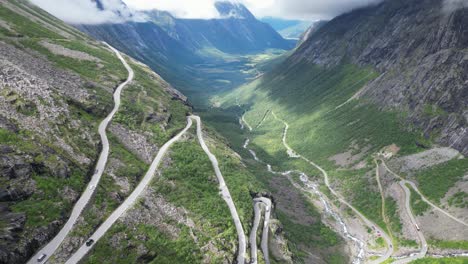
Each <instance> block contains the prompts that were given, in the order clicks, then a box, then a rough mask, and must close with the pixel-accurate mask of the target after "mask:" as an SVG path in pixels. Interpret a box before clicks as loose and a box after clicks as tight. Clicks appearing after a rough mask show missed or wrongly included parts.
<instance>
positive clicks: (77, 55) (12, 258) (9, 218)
mask: <svg viewBox="0 0 468 264" xmlns="http://www.w3.org/2000/svg"><path fill="white" fill-rule="evenodd" d="M0 3H1V5H0V14H1V15H0V54H1V56H0V57H1V59H0V101H1V103H0V171H1V173H0V175H1V176H0V207H1V209H0V211H1V213H0V226H1V229H0V263H24V262H25V261H26V260H27V259H28V258H29V257H30V256H31V255H32V254H33V253H35V251H36V250H38V249H39V248H40V247H41V246H42V245H44V243H46V242H47V241H48V240H50V239H51V238H52V237H53V236H54V235H55V234H56V233H57V232H58V230H59V229H60V227H61V226H62V225H63V223H64V221H65V220H66V219H67V215H68V214H69V212H70V210H71V207H72V205H73V204H74V203H75V202H76V200H77V199H78V198H79V196H80V194H81V192H82V190H83V188H84V187H85V186H86V183H87V181H88V179H89V177H90V175H91V174H92V173H93V171H94V170H93V168H94V162H95V161H96V159H97V155H98V153H99V151H100V138H99V136H98V134H97V125H98V124H99V122H100V121H101V119H103V118H104V117H105V116H106V115H107V114H108V112H110V110H111V109H112V107H113V101H112V92H113V89H114V88H115V87H116V86H117V85H118V84H119V83H120V82H121V81H122V80H124V79H125V78H126V71H125V68H123V66H122V64H121V63H119V60H118V59H117V57H115V54H113V52H112V51H110V50H109V49H107V48H106V47H105V46H104V45H103V44H102V43H100V42H96V41H94V40H92V39H91V38H89V37H87V36H86V35H84V34H83V33H81V32H79V31H78V30H76V29H73V28H71V27H70V26H68V25H66V24H64V23H63V22H61V21H59V20H57V19H55V18H53V17H51V16H50V15H48V14H47V13H46V12H44V11H43V10H41V9H39V8H37V7H35V6H33V5H30V4H28V3H27V2H26V1H1V2H0ZM127 59H128V60H129V61H130V62H131V65H132V67H133V68H134V69H135V71H136V74H137V76H138V77H136V79H135V81H134V82H133V83H132V88H130V89H129V90H128V91H125V92H124V94H125V95H124V96H123V97H124V98H123V101H124V103H123V107H122V108H123V109H122V111H120V112H119V113H118V115H117V116H116V121H115V122H113V123H112V125H111V128H110V130H111V131H112V137H111V142H112V143H111V144H112V146H111V149H112V148H113V151H112V153H111V156H112V160H113V164H115V165H114V166H113V167H114V168H113V172H112V175H114V177H115V178H111V179H108V180H107V186H106V188H107V189H106V192H104V193H103V195H104V197H108V198H106V199H108V200H106V199H104V200H102V199H101V205H102V206H108V205H109V204H113V203H114V204H118V203H119V202H121V199H122V197H125V195H126V194H125V189H126V188H129V187H128V186H123V187H119V185H115V182H127V184H134V183H135V182H136V181H137V179H138V178H139V177H141V174H142V173H143V171H144V168H145V166H147V165H146V162H148V161H147V156H148V155H152V153H154V151H155V150H157V146H159V144H160V142H162V141H163V140H164V137H167V136H170V135H172V133H174V131H176V130H178V129H180V126H184V123H185V113H186V112H187V111H189V108H188V107H187V106H186V105H185V100H186V98H185V97H184V96H183V95H181V94H180V93H179V92H178V91H176V90H174V89H173V88H171V86H170V85H168V84H167V83H166V82H165V81H163V80H162V79H161V78H160V77H159V76H158V75H156V74H154V73H152V72H151V71H150V70H149V69H148V68H147V67H146V66H144V65H142V64H140V63H138V62H136V61H134V60H131V59H130V58H127ZM139 93H145V98H140V99H137V98H138V94H139ZM128 96H132V97H128ZM130 117H131V119H130ZM155 135H158V137H156V136H155ZM135 140H137V141H138V142H140V143H138V144H132V143H131V142H133V141H135ZM144 146H146V148H144V149H142V147H144ZM145 149H146V151H149V150H151V153H148V152H145ZM116 150H120V151H116ZM118 164H125V166H122V165H118ZM102 209H103V208H102V207H101V211H102V212H104V211H105V210H104V211H103V210H102Z"/></svg>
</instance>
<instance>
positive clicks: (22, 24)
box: [0, 1, 125, 229]
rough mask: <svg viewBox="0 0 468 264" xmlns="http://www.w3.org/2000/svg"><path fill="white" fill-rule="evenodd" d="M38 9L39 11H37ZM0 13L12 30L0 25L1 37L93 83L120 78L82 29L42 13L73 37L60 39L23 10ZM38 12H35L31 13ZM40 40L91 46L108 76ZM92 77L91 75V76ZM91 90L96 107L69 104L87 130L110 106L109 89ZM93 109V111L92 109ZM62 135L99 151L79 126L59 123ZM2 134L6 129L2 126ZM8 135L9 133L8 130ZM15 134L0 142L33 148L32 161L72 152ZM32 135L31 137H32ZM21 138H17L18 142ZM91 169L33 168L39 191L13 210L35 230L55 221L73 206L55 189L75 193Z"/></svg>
mask: <svg viewBox="0 0 468 264" xmlns="http://www.w3.org/2000/svg"><path fill="white" fill-rule="evenodd" d="M10 3H11V4H14V5H19V4H18V3H17V2H15V1H11V2H10ZM37 12H38V11H37ZM0 14H1V17H2V19H3V20H4V21H6V22H7V23H9V25H10V26H11V30H7V29H5V28H1V29H2V30H1V32H0V39H1V40H3V41H5V42H7V43H10V44H13V45H15V46H16V47H17V48H18V49H21V50H25V51H26V50H27V49H32V50H34V51H36V52H39V53H40V54H43V55H45V56H46V57H47V59H48V60H49V61H51V62H52V63H53V64H55V65H56V66H57V67H58V68H62V69H66V70H70V71H72V72H75V73H77V74H79V75H80V76H82V77H84V78H88V77H92V76H93V77H96V78H93V79H92V80H93V81H96V82H97V83H103V84H104V82H106V84H109V80H110V82H111V83H113V84H112V85H115V84H116V82H114V81H113V80H112V78H111V77H109V76H111V75H112V76H114V75H115V74H117V75H118V76H120V78H124V76H125V75H124V71H125V69H124V68H123V66H121V64H120V63H119V61H118V59H117V58H115V57H113V55H112V53H111V52H108V51H105V50H104V49H102V48H101V47H98V48H96V49H91V48H89V46H87V44H85V43H86V42H88V41H89V39H84V38H83V37H82V35H81V33H79V32H77V31H76V30H73V29H71V28H69V27H67V26H65V25H64V24H63V23H61V22H60V23H59V22H57V21H55V20H53V18H50V17H47V16H46V15H43V14H41V15H40V18H41V19H43V20H42V21H45V20H49V21H54V23H55V25H56V26H57V27H63V28H66V29H67V30H68V31H69V33H71V34H74V36H75V37H76V38H73V39H69V40H64V37H63V36H61V35H59V34H58V33H55V32H54V31H52V30H50V29H48V28H46V27H45V26H43V24H40V23H36V22H33V21H31V20H29V19H27V18H25V17H24V16H22V15H19V14H17V13H15V12H12V11H11V10H10V9H8V8H6V7H4V6H0ZM32 15H33V16H36V15H37V13H35V12H33V13H32ZM36 17H37V16H36ZM41 40H47V41H48V42H52V43H62V44H66V45H67V46H74V47H81V48H82V49H83V50H86V51H90V50H93V51H95V52H94V53H92V55H94V56H96V57H98V58H100V59H101V60H102V62H103V63H104V67H103V68H102V69H101V73H102V74H101V75H100V76H103V77H106V78H108V79H107V80H105V81H103V80H101V79H99V78H97V76H96V72H97V70H98V66H97V65H96V63H95V62H94V63H92V62H86V63H84V62H82V61H78V60H76V59H72V58H68V57H64V56H58V55H54V54H52V53H50V52H49V51H48V50H47V49H45V48H43V47H42V46H40V45H38V44H37V43H38V42H39V41H41ZM90 79H91V78H90ZM94 91H95V92H96V98H95V100H96V102H100V104H101V107H100V108H96V109H92V110H91V113H90V111H89V110H90V109H87V107H88V106H87V105H81V104H80V103H77V102H71V103H70V110H71V115H72V117H73V118H76V119H79V120H81V121H82V123H83V124H84V126H86V127H87V128H89V129H90V130H97V124H98V122H99V119H100V118H101V117H102V116H104V114H105V111H107V110H108V109H109V108H110V107H111V103H112V99H111V98H109V97H110V94H109V93H108V92H106V91H105V90H103V89H99V88H95V90H94ZM93 111H94V112H93ZM60 131H61V134H62V135H63V136H65V137H69V140H70V141H69V142H70V144H71V146H72V147H74V148H76V149H78V150H79V151H80V152H82V153H86V154H87V155H88V157H90V158H93V157H94V156H95V155H97V152H98V150H97V149H95V148H94V147H93V146H92V144H90V142H83V141H82V139H81V137H78V136H77V135H79V132H78V131H74V130H71V129H70V128H69V127H68V126H66V125H64V126H61V127H60ZM3 133H7V132H6V131H3ZM10 136H11V135H10ZM15 137H16V139H15V141H13V142H8V140H6V138H3V137H2V139H1V140H0V143H2V144H12V145H16V147H19V148H20V149H22V150H23V151H26V152H27V153H32V156H33V157H35V162H36V163H40V162H44V161H46V162H47V161H49V162H53V161H54V157H55V156H59V157H61V158H65V159H67V160H69V161H72V162H73V161H74V159H73V157H70V156H68V154H67V153H66V152H65V151H63V150H62V149H60V148H59V147H57V146H56V145H54V144H53V142H51V141H50V140H51V139H48V138H37V137H36V138H35V133H34V132H32V131H21V133H20V134H19V135H16V136H15ZM33 138H35V140H33ZM20 142H21V143H20ZM44 148H51V149H53V153H54V154H52V155H50V154H49V153H44V152H43V149H44ZM89 170H91V169H90V168H87V167H84V166H82V165H80V164H79V163H77V162H73V164H72V168H71V171H72V173H71V176H70V177H69V178H66V179H61V178H56V177H51V176H48V175H47V172H45V174H41V173H39V174H38V173H36V175H35V176H33V179H34V180H35V181H36V183H37V188H38V190H39V191H37V192H35V193H34V195H33V196H32V197H31V198H30V199H27V200H24V201H21V202H18V203H16V204H14V206H13V210H14V211H16V212H25V213H26V216H27V222H26V228H27V229H28V228H31V229H34V228H36V227H40V226H44V225H46V224H48V223H50V222H52V221H54V220H57V219H59V218H61V217H63V215H65V214H66V212H68V210H70V209H71V206H72V205H73V204H72V203H71V201H68V200H64V199H63V196H62V193H61V192H60V191H59V190H60V189H61V188H64V187H65V186H68V187H70V188H71V190H73V191H75V192H81V190H82V189H83V188H84V185H85V184H86V180H87V177H88V176H87V174H88V171H89Z"/></svg>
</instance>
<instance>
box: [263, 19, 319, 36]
mask: <svg viewBox="0 0 468 264" xmlns="http://www.w3.org/2000/svg"><path fill="white" fill-rule="evenodd" d="M260 20H261V21H262V22H264V23H267V24H269V25H270V26H272V27H273V28H274V29H275V30H276V31H278V33H280V35H281V36H283V38H287V39H300V37H301V36H302V34H304V32H305V31H306V30H308V29H309V28H311V27H314V25H316V24H317V23H319V24H320V23H323V22H322V21H304V20H288V19H281V18H276V17H264V18H261V19H260Z"/></svg>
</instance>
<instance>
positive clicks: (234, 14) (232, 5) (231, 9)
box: [215, 1, 255, 19]
mask: <svg viewBox="0 0 468 264" xmlns="http://www.w3.org/2000/svg"><path fill="white" fill-rule="evenodd" d="M215 7H216V9H217V10H218V12H219V15H220V16H221V17H222V18H237V19H255V16H254V15H253V14H252V13H251V12H250V11H249V10H248V9H247V7H245V6H244V5H243V4H241V3H237V2H231V1H217V2H215Z"/></svg>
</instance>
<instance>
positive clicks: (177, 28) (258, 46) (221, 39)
mask: <svg viewBox="0 0 468 264" xmlns="http://www.w3.org/2000/svg"><path fill="white" fill-rule="evenodd" d="M96 4H97V6H98V7H100V8H104V9H105V8H106V6H105V4H103V3H102V2H100V1H98V0H96ZM215 6H216V9H217V10H218V12H219V14H220V18H216V19H208V20H204V19H180V18H176V17H174V16H172V15H171V14H170V13H168V12H164V11H159V10H153V11H145V12H144V14H145V15H146V16H147V18H148V21H147V22H144V23H136V22H126V23H119V24H100V25H76V26H77V28H79V29H80V30H82V31H83V32H85V33H88V34H89V35H91V36H93V37H95V38H97V39H100V40H103V41H106V42H108V43H110V44H112V45H114V46H115V47H117V48H119V49H120V50H122V51H124V52H125V53H127V54H129V55H131V56H133V57H135V58H138V59H139V60H141V61H143V62H145V63H147V64H148V65H150V66H151V67H152V68H153V69H154V70H156V71H157V72H158V73H160V74H161V75H162V76H163V77H164V78H165V79H167V80H168V81H170V82H171V83H173V84H174V85H175V86H176V87H178V88H179V89H181V90H183V91H184V92H186V91H187V90H189V89H197V88H196V87H207V86H208V85H212V82H211V84H210V83H204V82H203V80H207V79H210V80H213V79H216V78H218V77H219V73H217V72H216V71H213V70H203V71H201V70H200V65H212V64H213V61H219V60H221V59H223V58H225V57H226V56H228V57H229V56H230V55H238V54H250V53H258V52H260V51H264V50H268V49H282V50H289V49H292V48H293V47H294V45H295V42H294V41H290V40H286V39H284V38H283V37H281V36H280V35H279V34H278V33H277V32H276V31H275V30H274V29H273V28H272V27H271V26H270V25H268V24H266V23H263V22H260V21H258V20H257V19H256V18H255V16H254V15H253V14H252V13H251V12H250V11H249V10H248V9H247V8H246V7H245V6H244V5H242V4H235V3H231V2H216V4H215ZM118 12H122V11H118ZM228 63H231V62H228ZM218 64H219V63H218ZM202 76H203V78H201V77H202ZM239 77H240V76H239V71H235V73H234V75H233V76H231V75H229V73H224V74H223V79H227V80H228V81H229V82H231V83H232V85H233V86H235V85H238V84H240V83H241V82H243V81H245V79H243V78H239Z"/></svg>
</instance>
